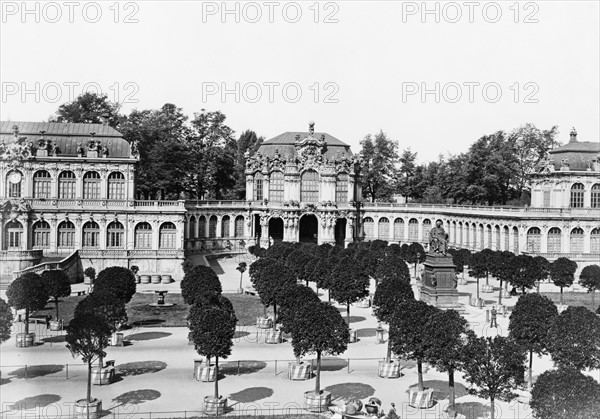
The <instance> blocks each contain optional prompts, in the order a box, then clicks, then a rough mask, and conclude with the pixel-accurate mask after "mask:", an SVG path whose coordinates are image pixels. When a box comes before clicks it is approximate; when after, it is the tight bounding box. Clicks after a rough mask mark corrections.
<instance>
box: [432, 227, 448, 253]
mask: <svg viewBox="0 0 600 419" xmlns="http://www.w3.org/2000/svg"><path fill="white" fill-rule="evenodd" d="M429 251H430V252H434V253H441V254H443V255H444V256H446V253H448V233H446V230H444V227H442V221H441V220H437V221H436V222H435V227H433V228H432V229H431V231H430V232H429Z"/></svg>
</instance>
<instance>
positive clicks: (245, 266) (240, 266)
mask: <svg viewBox="0 0 600 419" xmlns="http://www.w3.org/2000/svg"><path fill="white" fill-rule="evenodd" d="M247 269H248V264H246V262H240V263H239V264H238V266H237V268H235V270H236V271H238V272H239V273H240V294H241V293H242V292H244V290H243V288H242V278H243V277H244V272H246V270H247Z"/></svg>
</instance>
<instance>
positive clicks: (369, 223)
mask: <svg viewBox="0 0 600 419" xmlns="http://www.w3.org/2000/svg"><path fill="white" fill-rule="evenodd" d="M363 229H364V232H365V238H367V239H374V238H375V223H374V222H373V219H372V218H371V217H365V219H364V220H363Z"/></svg>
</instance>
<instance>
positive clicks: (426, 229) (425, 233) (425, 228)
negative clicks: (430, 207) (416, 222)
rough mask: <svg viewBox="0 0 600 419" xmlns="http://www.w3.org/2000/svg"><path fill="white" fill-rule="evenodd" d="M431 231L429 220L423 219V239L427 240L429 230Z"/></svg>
mask: <svg viewBox="0 0 600 419" xmlns="http://www.w3.org/2000/svg"><path fill="white" fill-rule="evenodd" d="M430 231H431V220H429V219H424V220H423V240H425V241H427V240H429V239H428V238H429V232H430Z"/></svg>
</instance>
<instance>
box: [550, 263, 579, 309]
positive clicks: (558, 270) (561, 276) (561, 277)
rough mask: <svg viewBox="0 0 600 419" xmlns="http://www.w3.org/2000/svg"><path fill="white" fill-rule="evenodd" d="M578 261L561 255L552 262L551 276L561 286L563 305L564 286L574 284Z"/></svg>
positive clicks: (561, 302) (561, 301)
mask: <svg viewBox="0 0 600 419" xmlns="http://www.w3.org/2000/svg"><path fill="white" fill-rule="evenodd" d="M576 270H577V262H574V261H572V260H571V259H569V258H565V257H560V258H558V259H556V260H555V261H554V262H552V263H551V264H550V278H552V282H554V285H556V286H557V287H559V288H560V305H563V288H564V287H570V286H571V285H573V281H574V280H575V271H576Z"/></svg>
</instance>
